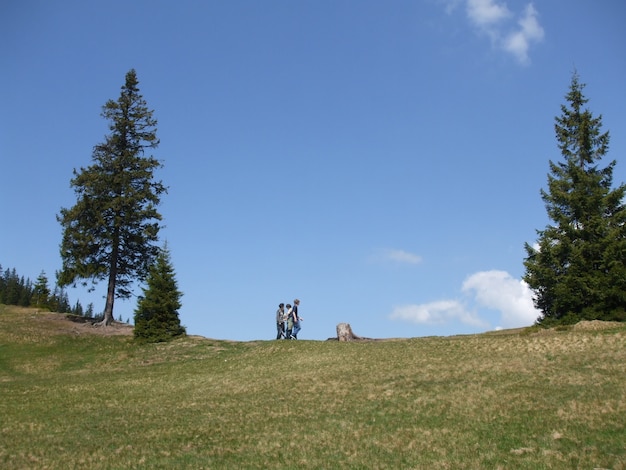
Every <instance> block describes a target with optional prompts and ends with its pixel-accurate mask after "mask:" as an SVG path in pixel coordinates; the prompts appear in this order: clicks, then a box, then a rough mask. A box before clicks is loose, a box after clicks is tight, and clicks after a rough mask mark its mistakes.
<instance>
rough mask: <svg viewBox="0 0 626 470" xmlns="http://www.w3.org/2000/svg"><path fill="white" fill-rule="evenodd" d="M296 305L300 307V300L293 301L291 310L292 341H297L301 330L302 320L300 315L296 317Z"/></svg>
mask: <svg viewBox="0 0 626 470" xmlns="http://www.w3.org/2000/svg"><path fill="white" fill-rule="evenodd" d="M298 305H300V300H298V299H296V300H294V301H293V309H292V313H291V315H292V317H293V333H292V334H291V337H292V338H293V339H298V332H299V331H300V329H301V326H300V322H301V321H302V320H304V318H302V317H301V316H300V315H298Z"/></svg>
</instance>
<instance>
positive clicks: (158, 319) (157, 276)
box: [134, 245, 185, 343]
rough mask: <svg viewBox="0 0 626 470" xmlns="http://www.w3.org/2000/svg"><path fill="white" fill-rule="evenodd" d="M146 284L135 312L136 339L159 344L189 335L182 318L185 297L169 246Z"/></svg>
mask: <svg viewBox="0 0 626 470" xmlns="http://www.w3.org/2000/svg"><path fill="white" fill-rule="evenodd" d="M146 283H147V287H146V288H144V289H143V296H140V297H139V300H138V303H137V309H136V310H135V329H134V335H135V338H136V339H138V340H141V341H145V342H150V343H157V342H162V341H168V340H170V339H172V338H174V337H176V336H180V335H183V334H185V328H184V327H183V326H181V324H180V318H179V316H178V309H179V308H180V307H181V302H180V298H181V297H182V293H181V292H180V291H179V290H178V285H177V282H176V278H175V273H174V268H173V267H172V263H171V260H170V253H169V250H168V248H167V245H166V246H165V247H163V248H162V249H161V251H160V252H159V255H158V256H157V259H156V262H155V264H154V265H153V266H152V267H151V268H150V272H149V274H148V279H147V280H146Z"/></svg>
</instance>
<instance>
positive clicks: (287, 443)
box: [0, 306, 626, 469]
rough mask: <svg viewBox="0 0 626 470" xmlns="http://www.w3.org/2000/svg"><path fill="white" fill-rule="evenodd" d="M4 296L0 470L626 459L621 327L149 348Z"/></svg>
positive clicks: (575, 463)
mask: <svg viewBox="0 0 626 470" xmlns="http://www.w3.org/2000/svg"><path fill="white" fill-rule="evenodd" d="M102 330H103V329H98V328H93V327H91V326H88V325H84V324H80V323H75V322H71V321H69V320H67V319H64V317H62V316H59V315H55V314H47V313H37V312H36V311H35V310H32V309H18V308H14V307H6V306H0V383H1V387H0V433H1V434H0V466H2V468H12V469H13V468H18V469H20V468H35V469H36V468H42V469H43V468H48V469H50V468H53V469H56V468H58V469H65V468H96V469H97V468H103V469H104V468H146V469H148V468H150V469H153V468H163V469H165V468H168V469H169V468H189V469H199V468H211V469H214V468H224V469H230V468H258V469H262V468H264V469H266V468H350V469H352V468H442V469H443V468H455V469H457V468H461V469H462V468H468V469H469V468H516V469H518V468H522V469H524V468H526V469H537V468H544V469H553V468H554V469H556V468H611V469H620V468H621V469H623V468H626V451H625V448H624V445H623V443H624V442H626V430H625V428H624V424H623V423H624V422H626V379H625V377H626V326H625V325H623V324H619V323H618V324H606V323H601V322H585V323H581V324H578V325H576V326H574V327H571V328H568V329H555V330H548V331H545V330H534V329H524V330H511V331H508V332H497V334H495V333H489V334H484V335H469V336H457V337H449V338H414V339H406V340H397V339H396V340H394V341H374V342H358V343H338V342H325V341H297V342H296V341H257V342H231V341H219V340H213V339H208V338H201V337H187V338H182V339H178V340H175V341H173V342H171V343H165V344H157V345H144V346H140V345H137V344H135V343H134V342H133V341H132V337H131V336H129V335H130V334H131V333H132V328H130V327H129V326H128V325H123V324H118V325H116V326H115V327H114V328H113V329H111V330H109V331H102Z"/></svg>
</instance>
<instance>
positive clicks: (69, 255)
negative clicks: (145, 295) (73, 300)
mask: <svg viewBox="0 0 626 470" xmlns="http://www.w3.org/2000/svg"><path fill="white" fill-rule="evenodd" d="M138 84H139V82H138V80H137V76H136V73H135V71H134V70H130V71H129V72H128V73H127V74H126V82H125V84H124V86H122V91H121V93H120V97H119V98H118V100H117V101H113V100H109V101H108V102H107V103H106V104H105V105H104V106H103V111H102V117H104V118H105V119H106V120H108V121H109V130H110V131H111V132H110V134H108V135H107V136H106V137H105V141H104V142H103V143H101V144H99V145H96V146H95V147H94V150H93V154H92V162H93V164H92V165H91V166H89V167H88V168H81V169H80V171H76V170H74V178H73V179H72V180H71V186H72V187H73V188H74V191H75V193H76V196H77V202H76V205H75V206H73V207H72V208H70V209H65V208H63V209H61V212H60V214H59V216H58V217H57V219H58V221H59V222H60V223H61V225H62V227H63V239H62V243H61V259H62V262H63V267H62V270H61V271H60V272H59V273H58V283H59V285H60V286H67V285H74V284H75V283H76V281H77V280H81V282H82V284H83V285H86V284H87V280H91V283H92V284H91V286H92V288H93V287H94V286H95V284H96V283H98V282H100V281H103V280H105V279H106V280H107V282H108V284H107V295H106V303H105V308H104V318H103V324H104V325H108V324H109V323H111V322H112V321H113V304H114V300H115V299H116V298H128V297H130V296H131V294H132V292H131V289H132V284H133V282H135V281H137V280H139V281H141V280H143V279H145V276H146V275H147V273H148V270H149V268H150V266H151V265H152V263H153V262H154V259H155V257H156V255H157V253H158V251H159V247H158V246H157V245H156V242H157V241H158V233H159V229H160V228H161V227H160V225H159V221H160V220H161V215H160V214H159V212H158V211H157V206H158V205H159V204H160V197H161V194H162V193H164V192H166V188H165V186H163V184H162V183H161V182H160V181H155V180H154V172H155V171H156V170H157V169H158V168H160V167H161V166H162V165H161V164H160V163H159V162H158V160H156V159H155V158H153V157H152V156H146V155H144V152H145V151H146V150H147V149H154V148H156V147H157V146H158V144H159V140H158V139H157V136H156V124H157V121H156V119H154V118H153V117H152V114H153V111H152V110H150V109H148V107H147V104H146V101H145V100H144V99H143V97H142V95H141V94H140V93H139V88H138Z"/></svg>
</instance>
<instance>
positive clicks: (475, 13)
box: [445, 0, 544, 65]
mask: <svg viewBox="0 0 626 470" xmlns="http://www.w3.org/2000/svg"><path fill="white" fill-rule="evenodd" d="M464 1H465V14H466V16H467V19H468V20H469V22H470V23H471V24H472V25H473V26H474V27H475V28H476V30H477V31H478V32H479V33H480V34H484V35H487V36H488V37H489V38H490V39H491V43H492V45H493V47H494V48H496V49H500V50H503V51H505V52H507V53H509V54H511V55H513V57H515V59H516V60H517V61H518V62H519V63H520V64H522V65H528V64H529V63H530V57H529V50H530V47H531V45H532V44H533V43H538V42H541V40H542V39H543V37H544V30H543V27H542V26H541V25H540V24H539V19H538V18H539V14H538V12H537V10H536V9H535V7H534V5H533V4H532V3H528V4H527V5H526V7H525V8H524V12H523V13H522V14H521V15H515V14H514V13H513V12H512V11H511V10H509V8H508V6H507V4H506V3H505V2H502V1H499V0H464ZM458 2H459V0H448V1H447V2H446V3H445V4H446V12H447V13H449V14H450V13H452V12H453V11H454V10H455V9H456V6H457V5H458ZM512 19H517V25H516V26H511V24H510V20H512Z"/></svg>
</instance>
